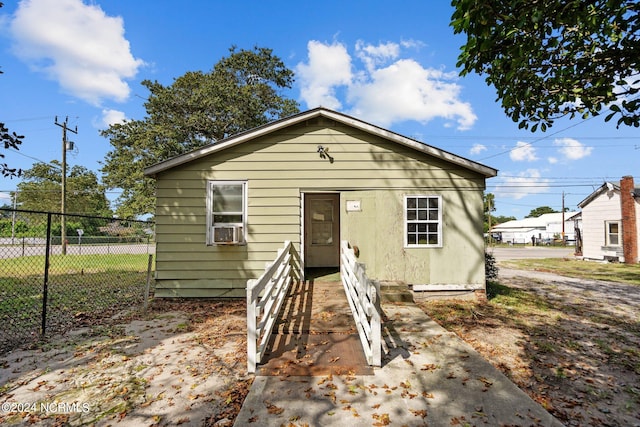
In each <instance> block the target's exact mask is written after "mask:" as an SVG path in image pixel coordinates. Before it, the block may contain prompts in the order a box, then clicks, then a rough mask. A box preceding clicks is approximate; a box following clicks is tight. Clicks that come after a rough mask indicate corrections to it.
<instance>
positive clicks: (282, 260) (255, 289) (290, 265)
mask: <svg viewBox="0 0 640 427" xmlns="http://www.w3.org/2000/svg"><path fill="white" fill-rule="evenodd" d="M302 278H303V274H302V264H301V262H300V258H299V257H298V256H297V252H296V251H295V249H294V247H293V245H292V244H291V242H290V241H286V242H284V247H283V248H282V249H279V250H278V255H277V256H276V259H275V260H274V261H273V262H271V263H268V264H267V266H266V267H265V271H264V273H262V275H261V276H260V277H259V278H258V279H253V280H248V281H247V370H248V371H249V373H255V371H256V366H257V365H258V363H260V362H261V361H262V358H263V357H264V353H265V350H266V347H267V344H268V342H269V338H270V336H271V332H272V331H273V327H274V325H275V321H276V318H277V316H278V313H279V312H280V308H281V307H282V303H283V302H284V299H285V298H286V296H287V293H288V292H289V287H290V286H291V283H293V280H294V279H295V280H302Z"/></svg>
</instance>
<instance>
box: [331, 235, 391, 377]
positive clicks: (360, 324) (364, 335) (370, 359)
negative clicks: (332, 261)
mask: <svg viewBox="0 0 640 427" xmlns="http://www.w3.org/2000/svg"><path fill="white" fill-rule="evenodd" d="M340 276H341V277H342V285H343V286H344V291H345V293H346V294H347V300H349V306H350V307H351V312H352V313H353V318H354V320H355V322H356V327H357V328H358V334H359V335H360V341H361V342H362V348H363V349H364V354H365V356H366V358H367V363H369V365H371V366H380V363H381V359H382V341H381V335H382V331H381V325H380V284H379V283H378V282H376V281H373V280H370V279H369V278H368V277H367V275H366V273H365V268H364V265H362V264H360V263H358V261H357V260H356V256H355V254H354V253H353V249H351V248H350V247H349V243H348V242H346V241H342V242H341V244H340Z"/></svg>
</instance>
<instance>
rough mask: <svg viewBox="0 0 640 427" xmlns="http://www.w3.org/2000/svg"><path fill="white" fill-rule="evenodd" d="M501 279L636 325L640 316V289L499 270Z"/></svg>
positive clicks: (538, 273) (526, 271)
mask: <svg viewBox="0 0 640 427" xmlns="http://www.w3.org/2000/svg"><path fill="white" fill-rule="evenodd" d="M500 278H502V279H507V278H509V279H514V278H526V279H529V280H528V281H517V280H515V281H514V280H512V281H510V284H511V285H512V286H515V287H519V288H523V289H527V290H530V291H534V292H536V293H538V294H540V295H542V296H544V297H545V298H549V299H552V300H559V299H566V298H569V299H570V300H571V302H573V303H577V304H580V305H583V304H585V305H590V306H592V308H593V309H597V310H600V311H603V312H607V313H610V314H612V315H617V316H623V317H625V318H628V319H629V320H630V321H633V322H637V320H638V318H637V316H638V313H640V288H638V286H634V285H628V284H625V283H618V282H606V281H602V280H590V279H578V278H573V277H564V276H560V275H557V274H553V273H546V272H541V271H529V270H515V269H509V268H504V267H501V268H500Z"/></svg>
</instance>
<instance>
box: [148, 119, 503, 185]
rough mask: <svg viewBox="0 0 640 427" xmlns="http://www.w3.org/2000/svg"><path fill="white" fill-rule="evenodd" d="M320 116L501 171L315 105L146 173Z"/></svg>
mask: <svg viewBox="0 0 640 427" xmlns="http://www.w3.org/2000/svg"><path fill="white" fill-rule="evenodd" d="M317 117H325V118H328V119H331V120H335V121H336V122H338V123H341V124H343V125H347V126H351V127H353V128H356V129H358V130H361V131H364V132H367V133H370V134H372V135H376V136H378V137H381V138H384V139H386V140H388V141H391V142H395V143H397V144H399V145H402V146H405V147H409V148H412V149H414V150H416V151H419V152H422V153H425V154H428V155H430V156H433V157H435V158H438V159H441V160H444V161H447V162H449V163H453V164H455V165H458V166H460V167H462V168H465V169H468V170H471V171H473V172H477V173H479V174H481V175H484V176H485V177H486V178H490V177H494V176H496V175H497V174H498V170H497V169H494V168H491V167H489V166H486V165H483V164H481V163H477V162H474V161H473V160H469V159H466V158H464V157H460V156H457V155H455V154H452V153H449V152H447V151H444V150H441V149H439V148H435V147H433V146H431V145H428V144H425V143H422V142H420V141H417V140H415V139H412V138H408V137H406V136H402V135H400V134H397V133H395V132H392V131H390V130H387V129H383V128H381V127H378V126H375V125H372V124H370V123H367V122H364V121H362V120H359V119H356V118H354V117H351V116H348V115H346V114H343V113H338V112H337V111H333V110H329V109H327V108H324V107H319V108H315V109H312V110H308V111H305V112H302V113H298V114H295V115H293V116H289V117H286V118H284V119H280V120H276V121H274V122H271V123H267V124H265V125H262V126H259V127H256V128H253V129H250V130H248V131H245V132H242V133H239V134H236V135H233V136H230V137H228V138H225V139H223V140H220V141H217V142H215V143H213V144H210V145H206V146H204V147H201V148H199V149H197V150H194V151H191V152H189V153H185V154H182V155H179V156H177V157H173V158H171V159H168V160H165V161H163V162H160V163H156V164H155V165H152V166H150V167H148V168H146V169H145V170H144V174H145V175H147V176H155V175H156V174H157V173H160V172H164V171H166V170H169V169H172V168H174V167H176V166H180V165H183V164H185V163H189V162H191V161H193V160H196V159H200V158H202V157H205V156H208V155H210V154H213V153H217V152H219V151H222V150H225V149H227V148H230V147H233V146H236V145H238V144H242V143H244V142H247V141H250V140H253V139H255V138H257V137H261V136H265V135H268V134H271V133H273V132H277V131H279V130H281V129H284V128H287V127H289V126H293V125H296V124H299V123H303V122H305V121H306V120H310V119H314V118H317Z"/></svg>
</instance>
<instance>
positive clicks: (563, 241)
mask: <svg viewBox="0 0 640 427" xmlns="http://www.w3.org/2000/svg"><path fill="white" fill-rule="evenodd" d="M562 244H563V245H564V244H565V240H564V191H563V192H562Z"/></svg>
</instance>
